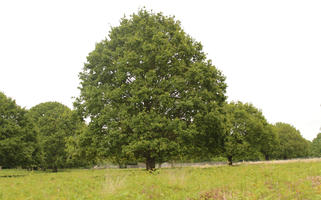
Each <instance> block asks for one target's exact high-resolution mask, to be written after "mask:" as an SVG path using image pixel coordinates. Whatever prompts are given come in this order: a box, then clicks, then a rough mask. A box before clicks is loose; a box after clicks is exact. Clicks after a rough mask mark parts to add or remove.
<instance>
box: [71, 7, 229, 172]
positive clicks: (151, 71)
mask: <svg viewBox="0 0 321 200" xmlns="http://www.w3.org/2000/svg"><path fill="white" fill-rule="evenodd" d="M87 60H88V62H87V63H86V64H85V67H84V71H83V72H82V73H80V79H81V87H80V91H81V95H80V97H79V98H78V100H77V102H76V103H75V105H76V106H77V107H78V109H79V110H81V111H82V112H83V116H84V117H90V120H91V121H90V125H89V127H90V129H91V130H92V131H93V132H94V133H95V135H96V137H97V138H99V139H97V140H98V141H101V142H100V146H99V147H100V149H101V150H102V152H104V155H105V156H107V157H112V158H115V159H118V160H123V159H125V160H126V159H138V160H144V161H145V162H146V168H147V169H154V168H155V162H162V161H165V160H168V159H172V158H175V157H177V156H178V155H179V154H182V153H183V152H185V150H187V149H188V148H187V145H186V142H190V141H191V138H193V137H194V136H195V134H196V133H197V132H198V131H197V124H199V121H201V120H202V119H203V118H204V116H205V117H206V116H209V115H215V114H217V113H219V112H218V110H219V109H218V108H219V107H220V106H221V105H222V104H223V102H224V101H225V99H226V97H225V89H226V84H225V83H224V80H225V78H224V77H223V76H222V74H221V72H220V71H219V70H217V69H216V68H215V67H214V66H213V65H212V63H211V61H209V60H206V56H205V53H203V52H202V45H201V44H200V43H199V42H196V41H195V40H193V39H192V38H191V37H190V36H188V35H187V34H186V33H185V32H184V31H183V30H182V28H181V27H180V22H178V21H175V20H174V18H173V17H165V16H163V15H162V14H161V13H158V14H154V13H151V12H148V11H145V10H140V11H139V12H138V13H137V14H133V15H132V16H131V18H129V19H127V18H123V19H122V20H121V22H120V26H118V27H113V28H112V30H111V32H110V33H109V39H106V40H103V41H102V42H100V43H98V44H97V45H96V49H95V50H94V51H93V52H91V53H90V54H89V56H88V58H87ZM190 145H192V144H190Z"/></svg>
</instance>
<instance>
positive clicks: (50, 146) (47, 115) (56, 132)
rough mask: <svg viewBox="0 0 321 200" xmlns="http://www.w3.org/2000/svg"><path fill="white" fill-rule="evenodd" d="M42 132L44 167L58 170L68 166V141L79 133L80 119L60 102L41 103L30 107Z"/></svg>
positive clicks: (33, 117)
mask: <svg viewBox="0 0 321 200" xmlns="http://www.w3.org/2000/svg"><path fill="white" fill-rule="evenodd" d="M29 112H30V115H31V116H32V119H33V120H34V122H35V124H36V125H37V127H38V129H39V133H40V144H41V148H42V150H43V154H44V159H43V163H42V167H43V168H50V169H53V171H55V172H56V171H57V170H58V168H63V167H67V166H68V162H67V160H68V153H67V141H68V138H69V137H72V136H74V135H75V134H77V130H78V123H79V122H78V121H77V118H75V117H73V114H72V111H71V110H70V109H69V108H68V107H67V106H65V105H62V104H60V103H58V102H46V103H41V104H38V105H36V106H34V107H33V108H31V109H30V111H29Z"/></svg>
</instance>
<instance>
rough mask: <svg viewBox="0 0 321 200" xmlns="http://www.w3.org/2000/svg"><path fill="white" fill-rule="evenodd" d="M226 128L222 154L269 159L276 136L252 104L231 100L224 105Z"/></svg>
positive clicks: (230, 161)
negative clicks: (226, 120)
mask: <svg viewBox="0 0 321 200" xmlns="http://www.w3.org/2000/svg"><path fill="white" fill-rule="evenodd" d="M226 112H227V118H228V120H229V121H228V124H227V126H228V129H227V135H226V137H225V143H224V154H225V155H226V157H227V158H228V160H229V163H230V164H232V161H233V158H234V159H236V160H259V159H261V157H262V156H264V157H265V159H269V158H270V157H271V155H272V154H273V151H274V148H275V146H276V145H277V143H278V140H277V136H276V134H275V132H273V129H272V127H271V125H269V124H268V122H267V121H266V119H265V118H264V116H263V114H262V112H261V111H260V110H258V109H257V108H255V107H254V106H253V105H252V104H244V103H242V102H231V103H230V104H228V105H226Z"/></svg>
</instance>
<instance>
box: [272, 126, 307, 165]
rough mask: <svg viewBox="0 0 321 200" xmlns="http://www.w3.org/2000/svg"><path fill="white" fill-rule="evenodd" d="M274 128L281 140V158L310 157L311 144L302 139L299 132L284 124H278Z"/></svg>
mask: <svg viewBox="0 0 321 200" xmlns="http://www.w3.org/2000/svg"><path fill="white" fill-rule="evenodd" d="M274 127H275V131H276V133H277V134H278V137H279V139H280V146H279V149H278V154H279V155H278V157H279V158H281V159H289V158H300V157H301V158H302V157H307V156H308V155H309V149H310V148H309V145H310V142H309V141H308V140H306V139H304V138H303V137H302V135H301V133H300V131H299V130H297V129H296V128H294V127H293V126H292V125H290V124H286V123H282V122H278V123H276V124H275V126H274Z"/></svg>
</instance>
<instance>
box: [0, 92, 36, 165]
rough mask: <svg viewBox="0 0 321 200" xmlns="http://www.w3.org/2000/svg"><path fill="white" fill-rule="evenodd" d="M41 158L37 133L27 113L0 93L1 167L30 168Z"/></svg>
mask: <svg viewBox="0 0 321 200" xmlns="http://www.w3.org/2000/svg"><path fill="white" fill-rule="evenodd" d="M40 156H41V155H40V151H39V149H38V135H37V131H36V129H35V127H34V124H33V123H32V122H31V120H30V118H29V117H28V115H27V111H26V110H25V109H23V108H21V107H20V106H18V105H17V104H16V102H15V101H14V100H12V99H11V98H8V97H7V96H5V95H4V94H3V93H2V92H0V166H2V167H5V168H11V167H17V166H21V167H26V168H30V167H33V166H35V165H37V163H38V162H39V157H40Z"/></svg>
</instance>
